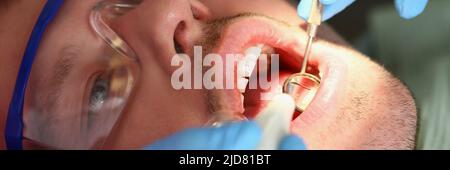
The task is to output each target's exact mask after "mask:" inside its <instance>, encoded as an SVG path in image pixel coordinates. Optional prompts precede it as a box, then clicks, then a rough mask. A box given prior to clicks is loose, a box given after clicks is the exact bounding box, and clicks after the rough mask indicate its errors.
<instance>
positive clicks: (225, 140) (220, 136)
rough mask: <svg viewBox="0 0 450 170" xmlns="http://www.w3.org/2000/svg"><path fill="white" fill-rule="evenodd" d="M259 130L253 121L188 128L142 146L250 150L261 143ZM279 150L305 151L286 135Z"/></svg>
mask: <svg viewBox="0 0 450 170" xmlns="http://www.w3.org/2000/svg"><path fill="white" fill-rule="evenodd" d="M261 134H262V132H261V128H260V127H259V125H258V124H257V123H256V122H254V121H248V122H238V123H230V124H226V125H223V126H221V127H219V128H214V127H207V128H194V129H187V130H184V131H182V132H179V133H177V134H175V135H172V136H170V137H168V138H166V139H163V140H160V141H157V142H155V143H154V144H152V145H150V146H148V147H145V148H144V149H148V150H253V149H256V148H257V146H258V144H259V142H260V140H261ZM280 149H282V150H300V149H305V145H304V144H303V141H302V140H301V139H300V138H299V137H297V136H294V135H289V136H286V137H285V138H284V139H283V140H282V141H281V144H280Z"/></svg>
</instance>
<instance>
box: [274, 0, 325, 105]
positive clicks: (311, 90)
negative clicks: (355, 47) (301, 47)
mask: <svg viewBox="0 0 450 170" xmlns="http://www.w3.org/2000/svg"><path fill="white" fill-rule="evenodd" d="M311 5H312V7H311V11H310V15H309V18H308V20H307V23H308V28H307V34H308V41H307V44H306V49H305V54H304V59H303V63H302V68H301V71H300V73H296V74H293V75H291V76H290V77H289V78H288V79H286V81H285V82H284V85H283V92H284V93H287V94H289V95H291V96H292V97H293V98H294V100H295V105H296V110H297V111H298V112H300V113H302V112H303V111H305V109H306V107H308V105H309V104H310V103H311V101H312V99H313V98H314V96H315V95H316V93H317V90H318V89H319V86H320V78H318V77H316V76H315V75H312V74H309V73H307V72H306V69H307V67H308V60H309V58H310V55H311V47H312V44H313V41H314V39H315V37H316V34H317V30H318V28H319V25H320V24H321V22H322V4H321V3H320V2H319V0H313V1H312V4H311Z"/></svg>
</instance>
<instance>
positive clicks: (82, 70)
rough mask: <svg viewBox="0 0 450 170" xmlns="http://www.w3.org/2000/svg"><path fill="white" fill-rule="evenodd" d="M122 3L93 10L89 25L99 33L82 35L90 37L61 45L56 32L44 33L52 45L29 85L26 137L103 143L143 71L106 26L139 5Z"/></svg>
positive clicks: (77, 145) (59, 143) (82, 145)
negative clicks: (67, 45)
mask: <svg viewBox="0 0 450 170" xmlns="http://www.w3.org/2000/svg"><path fill="white" fill-rule="evenodd" d="M122 2H125V1H107V2H101V3H99V4H98V5H96V6H95V7H94V8H93V10H92V11H91V15H90V20H89V21H90V22H87V23H86V25H87V28H91V29H92V30H94V31H95V33H96V35H95V34H94V35H89V34H88V33H89V31H86V32H87V33H86V34H83V35H79V36H80V37H83V38H84V40H92V41H86V42H85V44H78V45H71V46H69V47H65V48H62V49H61V48H59V44H54V41H53V40H52V36H50V35H46V36H47V37H44V41H47V42H48V43H46V42H43V45H41V47H40V49H39V52H38V55H37V56H36V61H35V63H34V65H33V69H32V72H31V76H30V80H29V84H28V86H27V87H28V89H27V93H26V98H25V103H24V124H25V131H24V136H25V138H27V139H29V140H32V141H35V142H37V143H40V144H43V145H46V146H48V147H50V148H61V149H90V148H98V147H101V145H102V144H103V142H104V140H105V139H106V138H107V136H108V135H109V134H110V132H111V130H112V129H113V127H114V125H115V123H116V122H117V120H118V119H119V117H120V114H121V112H122V111H123V108H124V107H125V104H126V102H127V100H128V97H129V96H130V93H131V91H132V89H133V86H134V84H135V82H136V79H137V77H138V75H139V70H140V68H139V64H138V59H137V57H136V55H135V53H134V52H133V50H132V49H131V48H130V47H129V46H128V45H127V44H126V43H125V42H124V41H123V40H122V39H121V38H120V37H119V36H117V34H115V33H114V31H113V30H112V29H111V28H109V27H108V23H109V21H111V20H112V19H114V18H115V17H118V16H120V15H123V14H125V13H126V12H127V11H129V10H131V9H133V8H134V7H135V6H136V5H137V4H138V1H126V2H133V3H122ZM89 26H90V27H89ZM54 27H58V26H54ZM80 27H82V26H80ZM52 30H56V31H58V30H61V29H57V28H54V29H52ZM53 38H54V37H53ZM67 42H71V40H67ZM51 44H53V47H54V48H49V46H52V45H51ZM41 48H42V50H41Z"/></svg>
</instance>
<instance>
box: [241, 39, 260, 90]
mask: <svg viewBox="0 0 450 170" xmlns="http://www.w3.org/2000/svg"><path fill="white" fill-rule="evenodd" d="M263 47H264V45H263V44H258V45H256V46H253V47H250V48H248V49H247V50H246V51H245V52H244V54H245V56H244V58H243V60H242V61H241V62H240V63H239V64H238V71H237V76H238V79H237V86H238V89H239V91H240V92H241V93H244V92H245V89H246V87H247V84H248V82H249V78H250V76H251V75H252V72H253V70H254V69H255V66H256V63H257V61H258V57H259V56H260V55H261V52H262V49H263Z"/></svg>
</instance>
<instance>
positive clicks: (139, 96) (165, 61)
mask: <svg viewBox="0 0 450 170" xmlns="http://www.w3.org/2000/svg"><path fill="white" fill-rule="evenodd" d="M208 18H209V16H208V12H207V10H206V8H205V7H203V6H202V4H200V3H198V1H197V0H142V2H141V4H139V5H138V6H137V7H136V8H135V9H133V10H131V11H129V12H127V13H126V14H124V15H123V16H121V17H119V18H116V19H114V20H113V21H112V23H111V24H110V26H111V28H112V29H113V30H114V31H115V32H116V33H117V34H118V35H119V36H120V37H121V38H122V39H123V40H124V41H125V42H126V43H127V44H128V45H129V46H130V47H131V48H132V49H133V50H134V52H135V53H136V54H137V56H138V59H139V60H140V61H139V63H140V66H141V71H140V75H139V80H138V81H137V83H136V85H135V87H134V89H133V94H132V96H131V97H130V99H129V100H128V101H127V105H126V107H125V108H124V111H123V112H122V115H121V118H120V120H119V121H118V122H117V124H116V126H115V128H114V130H113V131H112V133H111V134H110V136H109V137H108V139H107V141H106V144H105V147H106V148H108V147H123V146H127V147H130V146H133V147H142V146H145V145H148V144H149V143H151V142H152V141H154V140H155V139H160V138H162V137H164V136H167V135H168V134H170V133H173V132H175V131H176V130H179V129H182V128H187V127H194V126H198V125H201V124H202V123H203V122H204V121H205V120H206V119H207V118H208V115H209V114H208V113H209V112H207V108H206V107H205V106H204V103H205V102H206V101H204V98H205V97H204V96H205V95H204V93H203V92H202V91H191V90H185V91H176V90H174V89H173V88H172V86H171V82H170V78H171V73H172V72H173V71H174V70H175V69H176V67H172V66H171V60H172V57H173V56H174V55H175V54H176V53H177V50H175V46H176V45H175V44H178V46H180V47H181V49H182V51H185V53H188V52H186V51H188V50H187V49H189V48H191V47H192V46H193V44H194V43H195V41H196V40H198V39H200V38H201V37H202V27H203V24H204V23H205V21H206V20H207V19H208ZM186 96H188V98H187V97H186ZM166 108H171V110H170V111H168V110H166ZM182 108H190V109H189V110H186V111H185V112H183V114H182V115H180V114H178V112H177V111H179V110H182ZM130 132H132V133H130Z"/></svg>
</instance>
